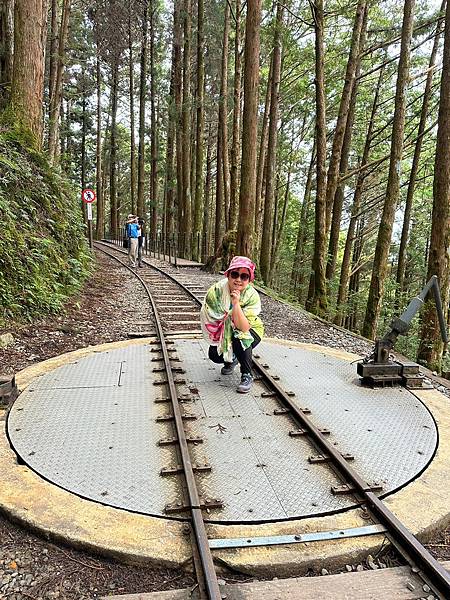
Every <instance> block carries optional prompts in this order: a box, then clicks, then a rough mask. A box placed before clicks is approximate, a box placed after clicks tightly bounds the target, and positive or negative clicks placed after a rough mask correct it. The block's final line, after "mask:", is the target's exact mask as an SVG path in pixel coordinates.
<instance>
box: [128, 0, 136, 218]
mask: <svg viewBox="0 0 450 600" xmlns="http://www.w3.org/2000/svg"><path fill="white" fill-rule="evenodd" d="M128 53H129V73H130V76H129V79H130V88H129V95H130V193H131V212H132V213H133V214H134V213H135V212H136V145H135V131H134V130H135V125H134V58H133V34H132V27H131V6H130V8H129V14H128Z"/></svg>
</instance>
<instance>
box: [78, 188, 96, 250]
mask: <svg viewBox="0 0 450 600" xmlns="http://www.w3.org/2000/svg"><path fill="white" fill-rule="evenodd" d="M81 198H82V200H83V202H84V203H85V204H86V209H87V222H88V236H89V247H90V248H91V250H92V248H93V247H94V240H93V238H92V203H93V202H94V201H95V192H94V190H91V189H86V190H83V191H82V192H81Z"/></svg>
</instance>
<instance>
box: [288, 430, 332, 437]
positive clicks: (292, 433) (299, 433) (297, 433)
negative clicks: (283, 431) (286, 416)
mask: <svg viewBox="0 0 450 600" xmlns="http://www.w3.org/2000/svg"><path fill="white" fill-rule="evenodd" d="M319 431H320V433H321V434H322V435H330V433H331V431H330V430H329V429H319ZM289 435H290V436H291V437H300V436H303V435H309V432H308V431H306V429H293V430H291V431H290V432H289Z"/></svg>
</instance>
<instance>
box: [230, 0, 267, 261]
mask: <svg viewBox="0 0 450 600" xmlns="http://www.w3.org/2000/svg"><path fill="white" fill-rule="evenodd" d="M260 23H261V0H247V17H246V21H245V50H244V62H245V67H244V110H243V116H242V161H241V186H240V190H239V223H238V231H237V239H236V253H237V254H239V255H243V256H251V255H252V253H253V230H254V229H253V228H254V223H255V193H256V141H257V126H258V84H259V30H260Z"/></svg>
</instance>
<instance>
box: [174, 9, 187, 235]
mask: <svg viewBox="0 0 450 600" xmlns="http://www.w3.org/2000/svg"><path fill="white" fill-rule="evenodd" d="M181 3H182V0H175V2H174V25H173V28H174V33H173V52H174V56H173V65H174V97H175V114H176V126H175V135H176V174H177V211H178V231H182V223H183V220H184V206H183V119H182V83H183V79H182V55H181V44H182V33H183V30H182V22H181V7H182V4H181Z"/></svg>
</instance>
